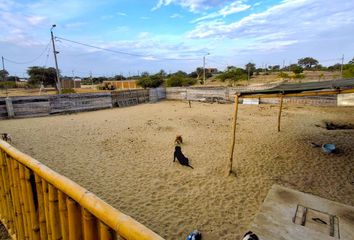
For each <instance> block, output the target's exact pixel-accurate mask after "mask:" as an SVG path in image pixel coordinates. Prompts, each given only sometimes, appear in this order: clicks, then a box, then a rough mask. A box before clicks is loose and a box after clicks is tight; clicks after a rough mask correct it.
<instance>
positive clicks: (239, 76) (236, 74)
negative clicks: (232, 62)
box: [217, 67, 247, 85]
mask: <svg viewBox="0 0 354 240" xmlns="http://www.w3.org/2000/svg"><path fill="white" fill-rule="evenodd" d="M217 79H220V80H221V81H222V82H224V81H226V80H228V81H229V82H230V84H231V85H233V84H234V83H235V82H236V81H240V80H246V79H247V71H246V70H244V69H242V68H236V67H232V68H229V67H228V70H226V71H225V72H223V73H221V74H220V75H219V76H217Z"/></svg>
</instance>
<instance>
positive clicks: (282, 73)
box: [278, 72, 289, 78]
mask: <svg viewBox="0 0 354 240" xmlns="http://www.w3.org/2000/svg"><path fill="white" fill-rule="evenodd" d="M278 77H281V78H289V74H287V73H285V72H281V73H279V74H278Z"/></svg>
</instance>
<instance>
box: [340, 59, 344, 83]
mask: <svg viewBox="0 0 354 240" xmlns="http://www.w3.org/2000/svg"><path fill="white" fill-rule="evenodd" d="M343 64H344V54H343V55H342V65H341V66H340V76H341V79H343Z"/></svg>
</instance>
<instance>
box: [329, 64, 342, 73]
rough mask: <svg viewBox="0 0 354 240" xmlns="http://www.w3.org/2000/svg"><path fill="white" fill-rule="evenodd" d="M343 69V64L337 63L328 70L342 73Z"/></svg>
mask: <svg viewBox="0 0 354 240" xmlns="http://www.w3.org/2000/svg"><path fill="white" fill-rule="evenodd" d="M341 67H342V64H340V63H336V64H334V65H332V66H329V67H328V70H329V71H340V69H341Z"/></svg>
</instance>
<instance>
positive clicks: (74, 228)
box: [66, 197, 83, 240]
mask: <svg viewBox="0 0 354 240" xmlns="http://www.w3.org/2000/svg"><path fill="white" fill-rule="evenodd" d="M66 204H67V208H68V220H69V221H68V225H69V240H76V239H82V236H83V235H82V226H81V225H82V224H81V223H82V219H81V208H80V205H79V204H77V203H76V202H75V201H74V200H73V199H71V198H70V197H67V199H66Z"/></svg>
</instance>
